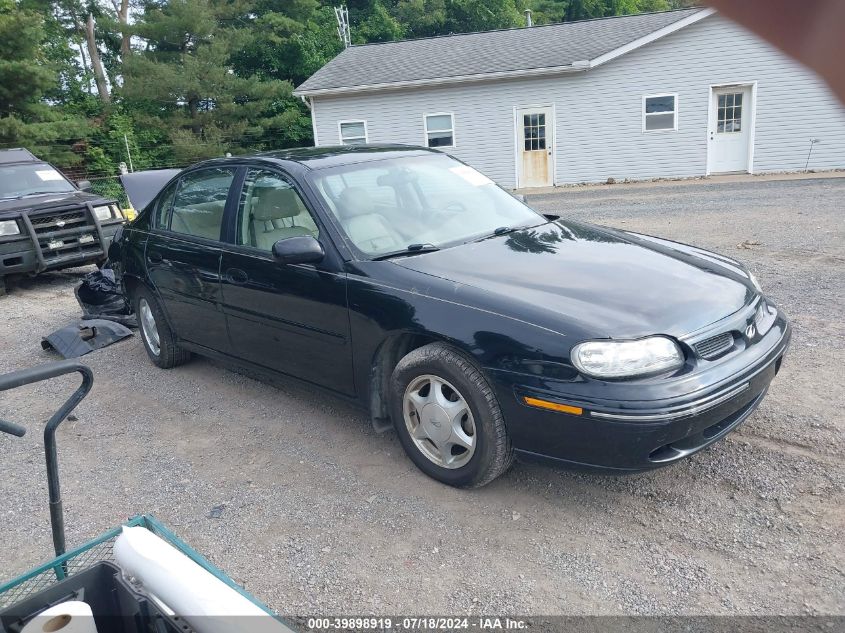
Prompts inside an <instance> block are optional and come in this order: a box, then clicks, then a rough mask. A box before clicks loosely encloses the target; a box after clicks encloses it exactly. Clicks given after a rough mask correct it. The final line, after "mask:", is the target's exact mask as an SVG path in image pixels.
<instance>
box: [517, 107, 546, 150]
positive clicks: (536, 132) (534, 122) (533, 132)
mask: <svg viewBox="0 0 845 633" xmlns="http://www.w3.org/2000/svg"><path fill="white" fill-rule="evenodd" d="M522 131H523V134H524V135H525V151H526V152H532V151H537V150H541V149H542V150H544V149H546V115H545V114H544V113H543V112H538V113H535V114H523V115H522Z"/></svg>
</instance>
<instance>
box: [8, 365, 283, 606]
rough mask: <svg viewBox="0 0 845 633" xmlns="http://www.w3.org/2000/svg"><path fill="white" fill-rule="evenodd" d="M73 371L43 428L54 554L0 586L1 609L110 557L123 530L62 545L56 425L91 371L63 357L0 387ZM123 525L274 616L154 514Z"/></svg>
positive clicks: (12, 430)
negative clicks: (73, 382)
mask: <svg viewBox="0 0 845 633" xmlns="http://www.w3.org/2000/svg"><path fill="white" fill-rule="evenodd" d="M72 373H79V374H80V375H81V376H82V383H81V384H80V385H79V387H77V389H76V391H74V392H73V393H72V394H71V396H70V397H69V398H68V399H67V400H66V401H65V402H64V404H62V405H61V406H60V407H59V408H58V410H57V411H56V412H55V413H54V414H53V415H52V416H51V417H50V419H49V420H48V421H47V424H46V426H45V427H44V454H45V457H46V461H47V482H48V492H49V497H50V527H51V530H52V535H53V547H54V549H55V554H56V556H55V558H53V559H52V560H50V561H48V562H46V563H44V564H43V565H39V566H38V567H36V568H34V569H32V570H30V571H28V572H26V573H24V574H22V575H21V576H18V577H17V578H15V579H14V580H11V581H9V582H6V583H4V584H2V585H0V611H2V610H3V609H5V608H7V607H9V606H11V605H13V604H15V603H17V602H20V601H22V600H24V599H25V598H27V597H29V596H31V595H33V594H35V593H37V592H39V591H41V590H43V589H46V588H47V587H49V586H51V585H52V584H54V583H56V582H59V581H61V580H63V579H65V578H67V577H69V576H72V575H73V574H74V573H78V572H81V571H83V570H85V569H87V568H88V567H90V566H91V565H92V564H94V563H96V562H99V561H103V560H113V556H112V546H113V544H114V540H115V539H116V538H117V537H118V536H119V535H120V533H121V529H122V528H121V527H116V528H113V529H111V530H109V531H108V532H106V533H105V534H101V535H100V536H98V537H97V538H95V539H93V540H91V541H88V542H87V543H85V544H84V545H80V546H79V547H76V548H74V549H72V550H71V551H69V552H68V551H66V544H65V524H64V510H63V507H62V498H61V489H60V487H59V465H58V458H57V453H56V429H57V428H58V427H59V425H60V424H61V423H62V422H63V421H64V420H65V419H66V418H67V416H68V415H70V413H71V411H73V410H74V409H75V408H76V407H77V405H79V403H80V402H81V401H82V400H83V399H84V398H85V396H86V395H88V392H90V391H91V387H92V386H93V385H94V375H93V373H92V372H91V369H90V368H88V367H87V366H85V365H83V364H82V363H80V362H79V361H77V360H66V361H60V362H56V363H49V364H46V365H40V366H38V367H32V368H30V369H24V370H20V371H15V372H11V373H8V374H3V375H0V391H7V390H9V389H16V388H18V387H22V386H24V385H28V384H32V383H36V382H41V381H43V380H50V379H51V378H56V377H57V376H63V375H66V374H72ZM0 432H5V433H8V434H10V435H14V436H17V437H23V436H24V435H25V434H26V429H25V428H24V427H22V426H20V425H18V424H15V423H13V422H6V421H4V420H0ZM123 525H126V526H129V527H135V526H140V527H143V528H146V529H148V530H150V531H151V532H153V533H154V534H156V535H157V536H159V537H161V538H163V539H164V540H165V541H167V542H168V543H170V544H171V545H172V546H173V547H175V548H176V549H177V550H179V551H181V552H182V553H183V554H185V555H186V556H187V557H188V558H190V559H191V560H193V561H194V562H195V563H197V564H198V565H199V566H200V567H202V568H204V569H205V570H206V571H208V572H209V573H211V574H212V575H214V576H215V577H217V578H218V579H220V580H221V581H223V582H224V583H226V584H227V585H229V586H230V587H232V589H234V590H235V591H237V592H238V593H240V594H241V595H243V596H244V597H245V598H247V599H248V600H250V601H251V602H253V603H254V604H256V605H257V606H258V607H260V608H261V609H263V610H264V611H266V612H267V613H268V614H270V615H273V616H275V614H274V613H273V612H272V611H271V610H270V609H269V608H268V607H267V606H266V605H265V604H263V603H262V602H261V601H259V600H257V599H256V598H255V597H254V596H252V595H250V594H249V593H248V592H247V591H246V590H245V589H244V588H243V587H241V586H240V585H238V584H237V583H236V582H234V581H233V580H232V579H231V578H229V577H228V576H227V575H226V574H225V573H223V572H222V571H221V570H220V569H218V568H217V567H215V566H214V565H212V564H211V563H210V562H209V561H208V560H206V559H205V557H203V556H202V555H200V554H199V553H198V552H196V551H195V550H194V549H192V548H191V547H190V546H189V545H188V544H187V543H185V542H184V541H182V540H181V539H180V538H179V537H177V536H176V535H175V534H174V533H173V532H171V531H170V530H169V529H168V528H166V527H165V526H164V525H162V524H161V523H160V522H159V521H158V520H157V519H155V518H154V517H153V516H151V515H139V516H135V517H132V518H131V519H129V520H128V521H127V522H126V523H124V524H123Z"/></svg>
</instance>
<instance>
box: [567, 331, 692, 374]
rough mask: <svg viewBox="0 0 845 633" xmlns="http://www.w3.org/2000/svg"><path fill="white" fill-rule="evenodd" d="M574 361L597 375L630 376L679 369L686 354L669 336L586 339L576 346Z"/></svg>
mask: <svg viewBox="0 0 845 633" xmlns="http://www.w3.org/2000/svg"><path fill="white" fill-rule="evenodd" d="M572 364H574V365H575V367H577V368H578V370H579V371H580V372H582V373H584V374H587V375H588V376H594V377H596V378H629V377H633V376H642V375H646V374H656V373H660V372H664V371H669V370H672V369H677V368H678V367H680V366H681V365H683V364H684V354H683V352H682V351H681V349H680V348H679V347H678V346H677V345H676V344H675V342H674V341H672V340H671V339H668V338H666V337H665V336H652V337H651V338H644V339H639V340H636V341H586V342H584V343H579V344H578V345H576V346H575V347H573V348H572Z"/></svg>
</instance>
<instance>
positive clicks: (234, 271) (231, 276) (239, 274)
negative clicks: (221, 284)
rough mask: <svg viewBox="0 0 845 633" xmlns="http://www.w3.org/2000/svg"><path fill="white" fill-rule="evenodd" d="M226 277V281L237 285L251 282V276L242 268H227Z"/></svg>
mask: <svg viewBox="0 0 845 633" xmlns="http://www.w3.org/2000/svg"><path fill="white" fill-rule="evenodd" d="M225 277H226V281H228V282H230V283H233V284H236V285H241V284H245V283H246V282H248V281H249V275H247V274H246V272H245V271H243V270H241V269H240V268H227V269H226V275H225Z"/></svg>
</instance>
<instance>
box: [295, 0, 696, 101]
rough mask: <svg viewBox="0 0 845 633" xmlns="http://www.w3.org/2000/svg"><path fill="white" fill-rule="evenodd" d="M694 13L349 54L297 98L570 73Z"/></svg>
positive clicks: (355, 49)
mask: <svg viewBox="0 0 845 633" xmlns="http://www.w3.org/2000/svg"><path fill="white" fill-rule="evenodd" d="M699 11H701V9H681V10H678V11H665V12H662V13H642V14H639V15H628V16H620V17H613V18H603V19H597V20H583V21H580V22H564V23H562V24H550V25H546V26H534V27H530V28H517V29H506V30H500V31H487V32H483V33H465V34H458V35H445V36H441V37H429V38H423V39H416V40H404V41H400V42H385V43H381V44H366V45H363V46H352V47H350V48H347V49H346V50H344V51H343V52H341V53H340V54H339V55H338V56H337V57H335V58H334V59H333V60H332V61H330V62H329V63H328V64H326V65H325V66H323V67H322V68H321V69H320V70H318V71H317V72H316V73H314V74H313V75H312V76H311V77H310V78H309V79H308V80H306V81H305V82H304V83H302V84H301V85H300V86H299V87H298V88H297V93H299V92H307V91H312V90H325V89H333V88H353V89H354V88H360V87H363V86H373V85H383V84H392V83H397V82H408V81H425V80H436V79H443V78H448V77H465V76H468V75H487V74H493V73H508V72H518V71H530V70H532V69H538V68H548V67H561V66H569V65H571V64H573V63H574V62H579V61H583V60H591V59H595V58H597V57H599V56H601V55H603V54H605V53H609V52H610V51H613V50H616V49H618V48H620V47H622V46H625V45H626V44H629V43H631V42H633V41H635V40H638V39H640V38H642V37H646V36H648V35H650V34H651V33H654V32H655V31H659V30H660V29H662V28H664V27H667V26H670V25H672V24H674V23H675V22H678V21H680V20H683V19H685V18H687V17H689V16H692V15H693V14H695V13H697V12H699Z"/></svg>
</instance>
